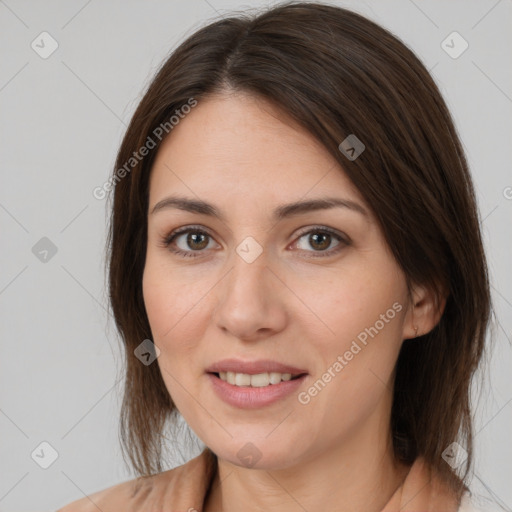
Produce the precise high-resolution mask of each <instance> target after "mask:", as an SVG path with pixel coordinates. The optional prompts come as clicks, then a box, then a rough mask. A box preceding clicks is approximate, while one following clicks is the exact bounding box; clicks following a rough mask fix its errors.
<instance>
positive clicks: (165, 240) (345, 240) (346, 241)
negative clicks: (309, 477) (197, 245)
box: [162, 224, 352, 258]
mask: <svg viewBox="0 0 512 512" xmlns="http://www.w3.org/2000/svg"><path fill="white" fill-rule="evenodd" d="M189 232H197V233H203V234H205V235H207V236H208V237H210V238H211V239H212V240H215V238H214V236H213V235H212V234H211V233H210V231H209V229H208V228H205V227H204V226H200V225H187V226H182V227H180V228H176V229H175V230H173V231H171V233H169V234H168V235H166V236H164V237H162V246H163V247H164V248H167V249H169V246H170V245H171V243H173V242H174V240H175V239H176V238H177V237H178V236H180V235H182V234H186V233H189ZM312 232H321V233H327V234H329V235H332V236H334V237H336V238H337V239H338V241H339V243H340V244H342V245H345V246H348V245H351V243H352V240H351V239H350V237H349V236H347V235H346V234H345V233H343V232H340V231H338V230H336V229H334V228H330V227H328V226H323V225H320V224H314V225H310V226H306V227H304V228H302V229H301V230H299V232H298V233H297V234H296V235H295V240H294V242H292V243H293V244H296V243H298V241H299V240H300V239H301V238H302V237H303V236H304V235H307V234H309V233H312ZM216 243H217V244H218V242H216ZM219 245H220V244H219ZM337 247H338V246H336V247H335V248H333V249H329V250H327V251H305V250H303V249H299V250H300V251H302V252H307V253H312V255H311V256H308V257H312V258H317V257H325V258H327V257H328V256H331V255H335V254H337V253H338V252H339V250H341V248H340V249H336V248H337ZM169 250H171V249H169ZM171 252H173V253H175V254H178V255H180V254H181V255H184V256H185V257H191V258H195V257H200V256H201V254H202V253H204V252H205V250H201V251H183V250H182V249H176V250H171ZM194 253H195V254H194ZM315 253H316V255H315ZM324 255H325V256H324Z"/></svg>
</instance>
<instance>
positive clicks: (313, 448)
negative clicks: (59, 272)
mask: <svg viewBox="0 0 512 512" xmlns="http://www.w3.org/2000/svg"><path fill="white" fill-rule="evenodd" d="M111 185H112V186H114V185H115V192H114V196H113V198H114V201H113V210H112V218H111V232H110V240H109V242H110V244H109V251H110V252H109V257H110V265H109V272H110V273H109V276H110V296H111V301H112V307H113V312H114V315H115V318H116V323H117V326H118V328H119V331H120V333H121V335H122V337H123V341H124V344H125V346H126V368H127V371H126V388H125V396H124V402H123V410H122V425H121V427H122V430H121V434H122V441H123V446H124V447H125V449H126V453H127V454H128V457H129V459H130V462H131V463H132V465H133V467H134V469H135V470H136V472H137V474H138V475H139V476H140V477H142V478H137V479H136V480H133V481H130V482H124V483H122V484H119V485H117V486H114V487H111V488H109V489H106V490H103V491H101V492H98V493H96V494H93V495H92V496H90V497H87V498H84V499H82V500H79V501H77V502H74V503H72V504H70V505H68V506H67V507H65V508H63V509H62V511H64V512H70V511H81V510H93V509H94V510H97V509H98V508H99V509H100V510H102V511H103V512H110V511H114V510H168V511H171V510H172V511H174V510H189V511H193V510H198V511H201V510H202V511H205V512H213V511H218V510H219V511H220V510H222V511H224V512H229V511H232V510H235V509H236V510H239V509H240V508H242V509H243V510H245V511H251V510H277V509H279V510H281V511H292V510H293V511H295V510H336V511H338V512H345V511H353V510H360V511H368V512H398V511H399V510H400V511H402V512H404V511H406V512H412V511H415V512H418V511H427V510H429V511H436V512H455V511H457V510H459V511H463V510H470V508H469V507H470V506H471V505H470V503H469V495H468V492H467V491H468V489H467V485H466V478H467V476H468V474H469V471H470V467H471V462H472V422H471V415H470V408H469V386H470V381H471V377H472V375H473V373H474V371H475V369H476V368H477V366H478V364H479V361H480V359H481V356H482V353H483V349H484V342H485V337H486V330H487V324H488V319H489V315H490V309H491V303H490V294H489V283H488V275H487V267H486V260H485V255H484V250H483V246H482V239H481V233H480V228H479V219H478V212H477V208H476V204H475V196H474V191H473V186H472V182H471V178H470V175H469V172H468V167H467V163H466V159H465V156H464V153H463V150H462V148H461V144H460V141H459V139H458V136H457V133H456V131H455V128H454V125H453V122H452V119H451V116H450V114H449V112H448V110H447V107H446V105H445V103H444V101H443V99H442V97H441V95H440V93H439V91H438V89H437V87H436V85H435V83H434V82H433V80H432V78H431V77H430V76H429V74H428V72H427V71H426V69H425V67H424V66H423V65H422V64H421V62H420V61H419V60H418V59H417V57H416V56H415V55H414V54H413V53H412V52H411V51H410V50H409V49H408V48H407V47H406V46H404V45H403V43H401V42H400V41H399V40H398V39H397V38H396V37H394V36H393V35H391V34H390V33H389V32H388V31H386V30H385V29H383V28H381V27H379V26H378V25H376V24H375V23H373V22H371V21H369V20H367V19H365V18H364V17H362V16H360V15H358V14H355V13H353V12H350V11H348V10H345V9H341V8H337V7H333V6H328V5H322V4H318V3H297V4H294V3H291V4H282V5H279V6H277V7H274V8H272V9H269V10H267V11H266V12H264V13H262V14H261V15H259V16H257V17H254V18H249V17H246V16H240V17H236V18H235V17H233V18H229V19H223V20H221V21H217V22H215V23H212V24H210V25H208V26H207V27H205V28H202V29H201V30H199V31H197V32H196V33H195V34H193V35H192V36H191V37H189V38H188V40H187V41H185V42H184V43H183V44H182V45H181V46H180V47H179V48H178V49H177V50H176V51H175V52H174V53H173V54H172V55H171V57H170V58H169V59H168V60H167V61H166V62H165V64H164V65H163V67H162V68H161V70H160V71H159V72H158V74H157V75H156V77H155V78H154V80H153V82H152V83H151V85H150V86H149V88H148V91H147V92H146V94H145V96H144V98H143V99H142V101H141V103H140V105H139V106H138V108H137V110H136V112H135V114H134V116H133V119H132V121H131V123H130V126H129V128H128V130H127V133H126V135H125V137H124V140H123V142H122V145H121V148H120V150H119V153H118V157H117V162H116V168H115V172H114V174H113V176H112V180H111ZM157 356H158V357H157ZM153 363H156V364H153ZM178 413H180V414H181V415H182V416H183V418H184V419H185V421H186V422H187V424H188V425H189V426H190V428H191V429H192V430H193V431H194V432H195V434H197V436H198V437H199V439H201V441H202V442H203V443H204V444H205V446H206V448H205V450H204V451H203V452H202V453H201V454H200V455H199V456H198V457H196V458H194V459H192V460H191V461H189V462H188V463H186V464H184V465H182V466H179V467H178V468H175V469H173V470H170V471H165V472H162V458H161V448H162V444H161V443H162V439H161V438H162V437H163V434H162V432H163V431H164V427H165V426H166V424H167V423H166V422H167V420H169V419H175V416H176V415H177V414H178Z"/></svg>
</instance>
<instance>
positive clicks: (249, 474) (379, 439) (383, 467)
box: [143, 93, 444, 512]
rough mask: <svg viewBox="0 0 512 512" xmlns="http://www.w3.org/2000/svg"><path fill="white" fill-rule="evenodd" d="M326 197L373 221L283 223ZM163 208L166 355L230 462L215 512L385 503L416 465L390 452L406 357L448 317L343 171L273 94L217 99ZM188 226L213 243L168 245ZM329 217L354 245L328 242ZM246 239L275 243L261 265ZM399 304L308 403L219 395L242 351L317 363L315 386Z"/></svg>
mask: <svg viewBox="0 0 512 512" xmlns="http://www.w3.org/2000/svg"><path fill="white" fill-rule="evenodd" d="M170 195H180V196H186V197H188V198H190V199H196V200H197V199H201V200H204V201H208V202H209V203H213V204H214V205H215V206H216V207H217V208H218V209H219V210H221V211H222V212H223V214H224V215H225V221H221V220H219V219H216V218H213V217H209V216H207V215H204V214H194V213H191V212H186V211H183V210H178V209H171V208H167V209H162V210H159V211H157V212H155V213H151V211H152V209H153V207H154V206H155V204H157V203H158V202H159V201H161V200H162V199H164V198H166V197H168V196H170ZM324 196H329V197H338V198H343V199H347V200H350V201H353V202H356V203H358V204H359V205H361V206H362V207H364V208H365V209H366V211H367V213H368V215H367V216H365V215H362V214H360V213H358V212H356V211H353V210H351V209H348V208H333V209H330V210H324V211H317V212H308V213H303V214H301V215H298V216H295V217H292V218H288V219H284V220H280V221H276V220H273V219H272V218H271V213H272V210H273V209H274V208H275V207H277V206H279V205H281V204H284V203H290V202H295V201H299V200H308V199H315V198H321V197H324ZM149 212H150V213H149V214H148V248H147V257H146V265H145V270H144V277H143V292H144V301H145V305H146V311H147V314H148V318H149V322H150V325H151V330H152V334H153V339H154V342H155V344H156V345H157V347H158V348H159V349H160V351H161V353H160V356H159V357H158V359H157V362H158V364H159V366H160V369H161V372H162V376H163V379H164V381H165V384H166V387H167V389H168V391H169V393H170V395H171V397H172V399H173V401H174V403H175V404H176V406H177V408H178V409H179V411H180V412H181V414H182V415H183V417H184V418H185V420H186V421H187V423H188V424H189V425H190V427H191V428H192V430H193V431H194V432H195V433H196V434H197V435H198V437H199V438H200V439H201V440H202V441H203V442H204V443H205V444H206V445H207V446H209V447H210V448H211V449H212V450H213V451H214V452H215V453H216V454H217V456H218V458H219V472H218V477H217V478H216V479H215V481H214V486H213V490H212V492H211V493H210V495H209V497H208V501H207V504H206V511H207V512H211V511H212V510H223V511H224V512H230V511H232V510H235V509H236V510H238V509H239V505H240V504H241V503H243V504H244V510H247V511H253V510H254V511H256V510H277V509H279V510H281V511H284V512H286V511H297V510H303V508H305V509H307V510H337V511H339V512H343V511H349V510H350V511H353V510H364V511H368V512H372V511H375V512H377V511H380V510H381V509H382V507H383V506H384V505H385V504H386V502H387V501H388V500H389V498H390V496H391V495H392V494H393V492H394V491H395V490H396V489H397V487H398V486H399V485H400V484H401V483H402V481H403V479H404V477H405V475H406V474H407V470H408V468H407V467H404V466H402V465H400V464H397V463H395V462H394V460H393V454H392V446H391V437H390V428H389V418H390V411H391V403H392V395H391V392H392V385H393V370H394V366H395V362H396V359H397V356H398V353H399V350H400V347H401V344H402V342H403V340H404V339H406V338H413V337H414V336H415V327H418V334H424V333H425V332H427V331H429V330H431V329H432V328H433V327H434V326H435V324H436V323H437V321H438V320H439V317H440V314H441V311H437V312H436V311H435V310H434V307H433V297H432V296H431V294H430V292H429V291H428V290H426V289H424V288H423V287H421V286H414V287H413V303H410V302H409V300H408V295H407V287H406V280H405V276H404V275H403V273H402V271H401V269H400V268H399V266H398V264H397V263H396V261H395V259H394V257H393V255H392V254H391V253H390V251H389V249H388V247H387V244H386V242H385V240H384V238H383V235H382V232H381V230H380V228H379V226H378V224H377V223H376V220H375V217H374V215H373V214H372V212H371V210H370V209H369V207H368V205H367V204H365V202H364V201H363V198H362V196H361V195H360V193H359V192H358V190H357V189H356V188H355V187H354V186H353V185H352V184H351V182H350V181H349V180H348V178H347V177H346V175H345V174H344V171H343V169H342V168H341V167H340V166H339V164H338V163H337V162H336V161H335V160H334V158H333V157H332V156H331V155H330V154H329V153H328V152H327V150H326V149H325V148H324V147H323V146H322V145H321V144H319V143H318V142H317V141H315V139H313V138H312V136H311V135H310V134H308V133H307V132H306V131H305V130H303V129H302V128H300V127H298V126H296V125H294V123H293V122H292V121H291V120H289V119H288V118H287V117H286V115H285V114H284V113H282V112H280V111H279V110H278V109H275V108H274V107H272V106H271V105H270V104H268V103H266V102H264V101H263V100H261V99H258V98H255V97H252V96H249V95H246V94H241V93H231V94H223V95H218V96H211V97H209V98H207V99H202V100H201V101H200V102H199V104H198V105H197V107H195V108H194V109H193V110H192V111H191V113H190V114H188V115H187V116H186V118H185V119H183V120H181V121H180V123H179V124H178V125H177V126H175V127H174V128H173V131H172V132H171V134H170V136H169V137H168V138H167V139H166V140H165V141H164V143H163V145H162V146H161V147H160V149H159V151H158V155H157V157H156V160H155V163H154V166H153V168H152V172H151V179H150V195H149ZM185 226H198V227H199V228H200V229H202V230H204V231H206V232H207V233H208V235H209V236H207V237H206V238H205V239H201V238H199V239H197V240H196V241H195V245H194V241H193V240H192V241H191V240H190V239H189V244H187V233H185V234H181V235H180V236H178V238H177V239H175V240H174V243H173V244H171V246H169V247H165V246H164V243H163V239H165V237H166V236H168V235H169V234H170V233H171V232H172V231H173V230H175V229H177V228H181V227H185ZM323 226H324V227H329V228H331V229H333V230H335V231H336V232H338V233H339V234H340V236H343V237H345V238H346V237H348V238H349V240H350V241H349V243H348V244H346V243H344V242H343V241H342V240H341V241H340V240H338V239H337V238H336V237H335V236H332V237H330V238H329V236H327V238H326V239H325V240H323V239H322V237H321V235H322V233H324V232H322V230H321V228H322V227H323ZM191 229H192V233H191V234H194V233H195V231H194V228H191ZM196 229H197V228H196ZM315 229H316V231H313V233H310V232H309V231H310V230H315ZM315 233H316V234H318V235H320V238H319V239H318V241H316V243H315V240H314V239H312V235H314V234H315ZM196 236H197V235H196ZM246 237H253V238H254V239H255V240H256V241H257V242H258V244H259V245H260V246H261V248H262V249H263V252H262V253H261V254H260V256H259V257H258V258H256V260H255V261H253V262H252V263H248V262H247V261H245V260H244V259H243V258H241V257H240V256H239V255H238V254H237V252H236V248H237V246H239V244H240V243H241V242H242V241H244V240H245V239H246ZM173 247H174V248H178V249H181V250H184V251H188V252H189V253H194V254H196V255H197V256H196V257H195V258H194V257H183V256H180V255H177V254H174V253H173V252H171V249H172V248H173ZM197 248H199V249H197ZM194 249H195V250H194ZM337 249H340V250H339V251H337ZM329 253H330V255H329ZM322 255H323V256H322ZM315 256H316V257H315ZM393 304H395V305H396V304H399V305H400V306H401V307H400V311H396V309H395V312H396V314H395V315H393V316H394V318H392V319H389V317H388V316H386V318H387V319H388V321H387V322H385V324H384V327H383V328H381V329H380V330H379V331H378V334H377V335H375V336H374V337H373V338H372V337H368V343H367V345H366V346H363V345H361V344H359V345H361V346H362V349H361V350H360V351H359V352H358V353H357V354H356V355H354V357H353V358H352V360H350V361H347V364H346V365H345V366H344V368H343V369H342V370H341V371H338V372H335V374H336V376H335V377H334V378H332V379H331V381H330V382H329V383H327V385H326V386H325V387H324V388H323V389H322V390H321V392H319V393H318V394H317V395H316V396H314V397H312V398H311V400H310V401H309V403H307V404H302V403H300V402H299V400H298V397H297V394H296V393H292V394H291V395H289V396H288V397H286V398H285V399H282V400H280V401H278V402H277V403H274V404H271V405H268V406H265V407H262V408H260V409H253V410H241V409H238V408H235V407H233V406H231V405H228V404H226V403H225V402H223V401H222V400H221V399H220V398H218V397H217V395H216V394H215V393H214V391H213V389H212V387H211V384H210V382H209V378H208V377H207V375H206V373H205V370H206V368H207V367H208V366H209V365H210V364H212V363H214V362H216V361H219V360H221V359H224V358H227V357H236V358H240V359H242V360H251V361H252V360H257V359H273V360H275V361H278V362H281V363H287V364H290V365H292V366H296V367H299V368H304V369H306V370H307V372H308V373H309V375H308V376H307V378H306V381H305V382H304V383H303V385H302V386H301V389H300V390H299V391H302V392H303V391H307V390H308V388H310V387H311V386H312V385H313V383H314V382H315V381H317V380H318V379H319V378H321V376H322V375H323V374H324V372H326V371H327V369H328V368H329V367H331V368H332V366H333V363H334V362H335V361H336V360H337V358H338V356H340V355H341V356H343V354H344V353H345V352H346V351H347V350H349V348H350V347H351V344H352V342H353V341H354V340H355V339H357V336H358V334H360V333H361V332H363V331H364V330H365V328H369V327H371V326H375V325H376V322H377V321H378V320H379V319H381V318H382V317H381V315H386V311H388V310H390V309H393ZM413 306H414V308H413ZM443 307H444V304H443ZM395 308H396V306H395ZM379 325H380V324H379ZM249 442H250V443H252V444H254V445H255V446H256V447H257V448H258V450H259V452H260V453H261V458H260V460H259V461H258V462H257V464H256V465H255V466H254V467H245V466H244V463H243V462H242V460H241V459H240V458H239V457H238V456H237V452H238V451H239V450H240V449H241V448H242V447H244V446H245V445H246V443H249Z"/></svg>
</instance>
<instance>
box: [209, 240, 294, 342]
mask: <svg viewBox="0 0 512 512" xmlns="http://www.w3.org/2000/svg"><path fill="white" fill-rule="evenodd" d="M250 244H251V242H250V241H249V242H248V246H245V245H244V243H242V244H240V245H239V247H237V249H236V253H235V254H233V256H232V258H230V265H231V270H230V271H229V275H228V276H226V279H225V280H224V284H223V286H222V289H221V292H220V294H219V295H218V304H217V307H216V311H215V318H214V321H215V322H216V323H217V326H218V327H219V328H222V329H224V330H227V331H229V332H230V333H231V334H232V335H234V336H235V337H238V338H250V337H251V336H254V335H255V334H256V333H258V332H259V331H261V330H262V329H266V330H267V329H270V330H275V329H279V328H281V327H282V322H283V321H284V317H285V315H284V310H283V305H282V304H280V301H279V298H278V295H277V294H276V293H275V290H274V284H273V283H272V282H271V281H272V279H273V275H272V272H270V270H269V269H268V268H267V265H268V263H269V261H268V258H267V255H266V253H265V252H262V251H261V250H260V253H259V254H258V255H257V256H256V257H255V254H256V253H255V252H254V250H255V246H251V245H250ZM244 249H246V250H245V251H244ZM247 249H249V250H247ZM253 258H254V259H253Z"/></svg>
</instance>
